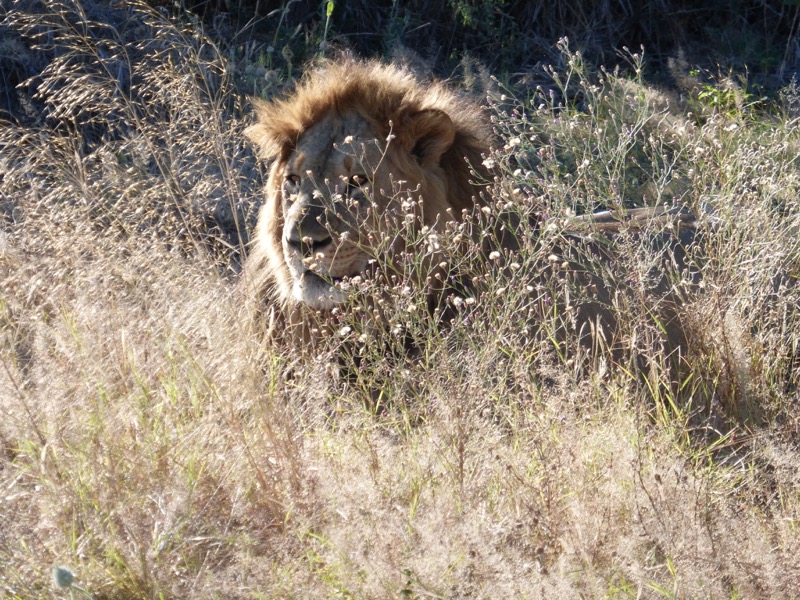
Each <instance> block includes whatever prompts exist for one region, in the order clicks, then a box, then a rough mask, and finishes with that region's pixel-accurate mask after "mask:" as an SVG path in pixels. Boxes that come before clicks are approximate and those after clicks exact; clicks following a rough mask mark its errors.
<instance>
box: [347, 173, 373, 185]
mask: <svg viewBox="0 0 800 600" xmlns="http://www.w3.org/2000/svg"><path fill="white" fill-rule="evenodd" d="M367 183H369V179H367V178H366V177H365V176H364V175H353V176H352V177H351V178H350V181H348V182H347V185H348V187H351V188H357V187H361V186H363V185H365V184H367Z"/></svg>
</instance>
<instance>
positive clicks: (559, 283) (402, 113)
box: [244, 59, 694, 350]
mask: <svg viewBox="0 0 800 600" xmlns="http://www.w3.org/2000/svg"><path fill="white" fill-rule="evenodd" d="M256 111H257V115H258V121H257V123H256V124H255V125H253V126H252V127H250V128H249V129H248V130H247V132H246V133H247V135H248V136H249V137H250V139H252V140H253V141H254V142H256V143H257V144H258V146H259V147H260V148H261V150H262V154H263V155H264V156H265V157H266V158H267V159H269V160H272V161H273V164H272V168H271V171H270V176H269V180H268V183H267V198H266V202H265V204H264V205H263V207H262V208H261V212H260V214H259V218H258V225H257V232H256V235H255V244H254V246H253V248H252V251H251V254H250V256H249V257H248V260H247V263H246V265H245V274H244V275H245V277H244V282H245V285H247V286H250V289H249V290H248V294H249V295H250V296H251V297H255V298H256V299H257V304H258V305H259V306H261V307H263V306H265V305H266V306H268V307H269V310H268V313H267V314H268V316H269V318H268V319H267V321H268V327H269V328H270V329H271V331H273V332H275V331H277V333H282V332H283V331H289V332H290V335H291V336H292V339H294V340H295V341H297V340H298V339H299V340H302V341H304V342H305V341H309V340H310V339H313V337H314V336H313V335H312V331H311V330H312V328H313V327H314V325H311V324H310V323H311V322H312V319H311V316H312V314H313V313H314V312H317V311H322V312H325V311H330V310H332V309H334V308H335V307H336V306H337V304H339V303H341V302H343V301H344V300H345V298H346V292H345V291H344V290H343V289H342V288H343V284H345V285H346V283H345V282H346V281H347V280H348V278H353V277H355V276H358V275H361V274H364V273H367V272H369V271H370V270H371V269H373V268H374V266H373V264H372V263H373V262H374V259H375V256H376V251H377V245H378V244H379V243H384V244H385V243H386V239H387V238H388V239H389V240H390V242H389V244H388V246H384V247H383V252H384V253H385V254H388V255H390V256H392V257H394V256H399V255H401V254H402V253H403V251H404V250H405V248H404V245H405V244H406V243H408V242H409V240H408V239H407V238H406V237H404V235H403V234H404V232H407V230H404V229H403V225H406V226H407V225H408V224H407V223H406V222H404V221H403V218H404V217H405V216H407V215H408V212H407V207H408V206H412V207H413V210H414V211H415V218H414V222H413V226H416V227H419V228H420V231H423V230H424V228H428V229H429V230H434V231H435V230H439V229H444V228H445V227H446V223H452V222H453V221H459V220H462V219H464V218H465V215H470V214H474V213H475V211H474V209H475V207H476V205H482V204H483V203H484V199H483V197H482V196H481V194H480V193H479V192H480V189H479V188H478V187H477V186H476V184H475V183H473V182H475V181H480V180H481V179H483V181H484V182H487V181H488V180H489V177H490V173H489V172H488V171H487V170H486V167H485V166H484V165H483V161H484V158H485V155H486V154H487V153H488V152H489V149H490V142H491V139H492V132H491V128H490V125H489V120H488V119H487V118H486V117H485V115H483V114H482V112H481V109H480V107H479V106H478V105H477V104H475V103H474V102H473V101H471V100H469V99H466V98H463V97H461V96H459V95H457V94H456V93H455V92H453V91H450V90H448V89H447V88H446V87H444V85H442V84H441V83H431V84H424V83H422V82H420V81H419V80H418V79H417V78H415V77H414V76H413V75H412V74H411V73H410V72H408V71H407V70H405V69H402V68H400V67H397V66H391V65H384V64H381V63H378V62H374V61H357V60H352V59H348V60H343V61H341V62H329V63H327V64H326V65H325V66H324V67H323V68H321V69H319V70H316V71H314V72H312V73H311V74H310V75H309V76H308V77H307V78H306V79H305V80H304V81H303V82H302V83H301V84H300V85H299V87H298V88H297V89H296V91H295V92H294V93H293V95H291V96H290V97H289V98H288V99H286V100H281V101H277V102H273V103H266V102H257V104H256ZM659 219H660V222H661V223H662V225H665V226H667V227H670V228H671V229H670V230H671V231H673V232H677V233H679V235H677V236H675V235H673V234H669V233H667V234H661V235H660V237H661V238H663V239H661V241H657V244H658V246H659V247H661V248H662V249H663V250H664V251H666V252H667V253H668V254H669V255H670V256H671V257H672V258H671V259H670V260H668V261H667V262H668V263H671V262H674V260H677V262H678V263H683V262H684V261H683V252H682V250H680V249H679V248H677V246H678V245H681V244H684V243H686V244H690V243H691V241H692V237H693V233H692V231H693V227H694V225H693V217H692V216H691V215H689V214H687V213H685V212H681V211H664V210H663V209H655V210H644V211H641V210H634V211H630V212H629V213H628V214H626V215H623V218H622V219H618V218H616V217H615V216H614V215H611V213H606V214H604V215H593V216H589V217H583V218H578V219H575V220H574V222H573V226H574V227H573V232H572V233H570V234H566V235H565V236H559V237H557V239H556V240H555V241H553V240H550V241H548V240H545V238H544V237H542V238H541V239H542V240H543V241H541V242H534V244H537V243H538V244H539V246H537V255H539V256H542V258H543V261H542V262H543V263H544V268H538V267H535V268H533V269H532V271H534V272H533V273H531V277H532V278H534V279H536V280H537V281H535V282H534V281H529V283H531V284H535V285H531V286H529V287H530V289H544V288H550V289H553V293H550V292H535V294H538V296H536V297H534V298H532V299H530V301H526V302H529V303H528V306H529V307H530V306H533V305H536V304H541V305H542V306H541V310H539V314H545V313H546V312H547V311H548V309H547V307H546V304H547V303H548V302H549V299H550V298H551V297H552V296H554V295H556V293H558V292H555V288H556V287H558V288H560V289H561V292H560V295H561V296H564V297H566V298H567V300H566V301H565V302H564V308H565V309H566V311H567V312H566V313H565V314H567V313H568V312H569V310H571V309H572V308H576V310H575V311H573V312H572V313H569V314H571V315H573V316H577V317H578V320H579V321H581V322H582V324H581V323H578V324H577V325H575V327H576V328H577V330H578V338H579V339H580V340H581V341H588V342H591V343H592V344H593V345H595V346H597V343H598V340H597V339H596V338H597V336H600V337H602V338H603V340H606V341H604V342H603V343H602V347H604V348H606V349H610V350H614V349H615V348H618V347H620V346H621V345H622V344H623V342H621V341H620V340H618V339H617V336H616V335H615V333H614V330H616V328H617V323H616V319H615V313H614V310H613V309H612V305H613V304H614V303H615V302H617V300H616V298H617V294H618V292H622V293H623V295H625V294H627V295H628V296H631V297H635V296H636V293H637V292H636V290H634V289H633V286H631V284H630V282H626V281H624V280H621V279H618V278H614V277H613V276H612V277H606V276H605V275H603V273H604V272H605V271H607V267H608V266H609V264H611V263H614V262H615V259H616V258H615V256H614V253H613V248H612V249H610V248H609V246H608V245H607V244H605V243H602V242H597V241H596V240H595V237H594V234H593V233H591V232H590V233H589V234H588V235H587V234H586V230H587V226H588V227H589V228H591V229H592V230H593V231H594V232H595V233H598V234H599V235H600V236H601V237H602V236H603V235H604V233H603V232H607V231H609V230H611V233H613V232H614V231H619V230H621V229H624V230H625V231H626V232H628V233H630V234H631V235H632V236H634V237H638V236H639V235H640V234H639V233H637V231H645V232H646V231H648V228H649V227H650V226H651V225H652V223H653V222H654V221H656V220H659ZM623 221H624V223H623ZM676 226H677V227H676ZM496 227H497V228H496V229H494V230H490V231H489V235H488V236H486V237H488V238H490V239H491V242H490V243H493V244H495V247H494V248H493V250H495V251H486V252H485V256H486V257H487V260H488V259H491V257H492V256H496V255H498V254H500V253H498V252H497V251H496V250H501V251H503V252H505V251H507V250H509V247H508V246H509V245H511V246H513V244H514V242H515V235H516V232H514V229H518V230H519V232H521V233H522V235H521V236H520V238H525V239H527V240H531V239H533V238H536V236H535V235H533V232H534V231H535V230H536V229H537V224H536V223H527V222H525V223H522V224H519V223H517V226H516V227H515V226H514V225H513V224H512V223H511V222H507V223H506V224H505V225H502V224H501V225H497V226H496ZM502 230H505V231H506V232H508V231H509V230H510V231H511V235H510V236H509V238H510V239H508V240H505V239H501V238H502V237H503V235H504V234H503V231H502ZM398 232H399V233H398ZM390 233H391V234H392V235H389V234H390ZM483 233H486V230H484V231H483ZM649 235H650V234H649V233H645V236H649ZM628 237H629V238H630V236H628ZM658 237H659V235H656V236H654V238H658ZM475 241H478V240H475ZM507 241H508V242H510V244H506V242H507ZM481 242H484V243H485V242H486V239H483V240H481ZM551 242H552V245H550V246H547V247H546V248H545V244H551ZM511 250H513V248H511ZM435 256H436V254H435V253H433V255H432V256H431V257H430V259H429V262H430V266H431V269H429V272H435V268H436V265H437V264H438V259H435V258H434V257H435ZM553 256H561V257H563V258H560V259H558V260H557V262H556V263H550V262H548V257H549V258H552V257H553ZM594 257H599V259H600V261H601V262H602V263H604V265H605V266H603V267H597V268H595V267H591V266H590V265H591V264H592V263H594V262H595V258H594ZM562 261H566V262H564V263H563V264H564V265H569V268H567V269H566V270H565V269H563V268H560V269H554V268H553V267H555V266H556V265H561V264H562ZM443 264H446V263H443ZM677 268H678V270H683V264H679V265H677ZM658 270H659V271H660V270H661V269H660V268H659V269H658ZM567 272H570V273H571V275H567ZM451 275H452V274H451ZM565 275H567V276H566V278H565ZM662 275H663V274H662V273H655V276H654V277H650V276H649V275H648V276H647V279H652V280H653V282H654V283H653V285H652V286H650V287H651V289H652V290H653V291H654V292H655V295H654V301H653V304H654V306H655V308H654V312H653V314H655V313H656V312H658V313H663V314H664V315H665V317H666V319H664V320H663V322H661V323H659V328H660V329H661V330H662V331H665V332H666V333H667V337H668V338H669V339H668V340H667V345H668V346H670V347H671V348H675V347H676V346H678V345H682V344H683V342H684V336H683V333H682V331H681V328H680V326H679V319H677V318H676V315H677V313H676V311H675V310H674V308H675V307H676V306H677V304H678V303H677V302H676V301H673V300H669V299H664V297H663V295H664V294H665V293H668V291H669V288H670V286H671V284H670V282H669V281H668V280H667V279H666V278H665V277H664V276H662ZM441 279H442V280H444V279H445V278H444V277H441ZM462 279H463V280H458V279H457V278H456V281H455V285H456V286H457V287H461V288H462V290H463V288H464V284H466V286H467V287H468V286H469V285H470V284H469V280H470V279H471V274H467V276H466V277H463V278H462ZM428 281H432V282H434V283H433V286H434V287H435V286H437V285H438V284H437V283H436V281H437V278H436V277H430V278H428ZM414 283H417V284H421V283H423V282H414ZM567 284H569V285H573V286H577V288H580V289H578V290H576V291H574V292H569V291H567V292H566V294H565V293H564V290H565V288H564V286H565V285H567ZM592 290H594V291H592ZM432 291H433V292H434V294H432V295H435V292H438V291H440V290H432ZM576 292H577V293H576ZM576 296H577V300H578V304H577V305H569V303H570V300H571V301H572V303H573V304H574V302H575V300H576ZM556 301H557V302H560V301H561V300H560V298H558V297H557V298H556ZM526 310H527V309H526ZM534 312H536V310H534ZM550 312H552V311H550ZM590 338H591V339H590ZM607 338H609V339H610V338H613V340H610V341H608V340H607ZM603 340H601V341H603Z"/></svg>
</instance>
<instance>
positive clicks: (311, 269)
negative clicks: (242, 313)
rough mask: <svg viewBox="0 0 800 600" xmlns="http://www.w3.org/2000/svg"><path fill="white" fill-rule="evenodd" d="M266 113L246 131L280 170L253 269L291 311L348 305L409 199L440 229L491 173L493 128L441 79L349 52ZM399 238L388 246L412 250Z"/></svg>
mask: <svg viewBox="0 0 800 600" xmlns="http://www.w3.org/2000/svg"><path fill="white" fill-rule="evenodd" d="M256 114H257V118H258V120H257V122H256V124H254V125H253V126H251V127H250V128H249V129H248V130H247V132H246V134H247V136H248V137H249V138H250V139H251V140H253V141H254V142H255V143H256V144H257V145H258V146H259V148H260V149H261V153H262V155H263V156H264V157H265V158H266V159H268V160H270V161H272V167H271V171H270V175H269V180H268V183H267V198H266V202H265V204H264V206H263V207H262V208H261V212H260V214H259V218H258V225H257V232H256V235H255V242H254V247H253V249H252V251H251V255H250V257H249V258H248V264H247V265H246V272H248V273H249V274H250V277H251V280H252V281H254V282H255V283H254V284H253V285H254V287H255V291H256V293H258V294H260V295H261V296H262V299H265V298H263V296H267V297H271V300H272V301H273V302H274V303H277V305H279V306H281V307H283V308H286V307H292V306H303V305H305V306H307V307H309V308H311V309H315V310H328V309H331V308H333V307H334V306H335V305H336V304H338V303H340V302H341V301H343V300H344V298H345V293H344V292H343V291H342V290H341V288H340V286H339V284H340V282H341V280H343V279H346V278H350V277H353V276H356V275H360V274H362V273H363V272H365V271H366V270H368V269H369V268H370V263H371V262H372V259H373V258H374V251H375V243H376V240H380V239H383V235H382V234H385V233H386V228H387V227H389V226H390V224H391V223H392V222H393V221H395V220H396V219H398V218H402V214H403V213H405V214H407V208H408V206H409V204H412V205H413V206H414V210H415V211H416V214H417V215H418V221H419V226H421V227H423V226H427V227H429V228H434V229H435V228H437V227H440V226H441V225H442V223H443V222H444V221H445V220H452V219H458V218H460V215H461V214H462V211H463V210H465V209H470V208H472V207H473V206H474V204H475V201H476V200H475V197H476V195H477V191H478V190H477V188H476V187H475V184H474V183H472V181H473V180H474V179H475V177H473V174H472V171H471V169H472V170H477V171H478V172H479V173H481V172H483V171H484V167H483V166H482V161H483V158H484V156H483V155H484V154H485V153H487V152H488V150H489V141H490V138H491V128H490V126H489V124H488V120H487V119H486V118H485V116H484V115H483V114H482V111H481V109H480V107H479V106H478V105H477V104H476V103H474V102H473V101H471V100H468V99H466V98H464V97H461V96H459V95H458V94H456V93H455V92H453V91H451V90H449V89H448V88H446V87H445V86H444V85H443V84H441V83H435V82H434V83H431V82H422V81H420V80H419V79H417V78H416V77H415V76H414V75H413V74H412V73H411V72H409V71H408V70H406V69H404V68H400V67H397V66H392V65H385V64H381V63H379V62H377V61H357V60H353V59H346V60H342V61H339V62H329V63H327V64H325V65H324V66H322V67H321V68H319V69H317V70H315V71H313V72H311V73H310V74H309V75H308V76H307V78H306V79H305V80H304V81H303V82H302V83H300V85H299V86H298V87H297V89H296V90H295V91H294V93H293V94H291V95H290V96H289V97H288V98H286V99H284V100H279V101H276V102H271V103H267V102H261V101H257V102H256ZM482 174H483V175H484V176H485V175H486V174H485V172H484V173H482ZM401 237H402V236H401ZM401 237H399V238H398V237H395V238H394V239H393V241H392V244H391V246H390V247H388V248H387V249H386V251H388V252H393V251H397V250H399V249H402V248H401V247H402V244H403V240H402V239H401Z"/></svg>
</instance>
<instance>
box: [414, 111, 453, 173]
mask: <svg viewBox="0 0 800 600" xmlns="http://www.w3.org/2000/svg"><path fill="white" fill-rule="evenodd" d="M405 132H406V133H407V134H408V138H407V145H408V149H409V150H410V152H411V154H413V155H414V156H416V157H417V159H418V160H419V162H420V164H421V165H422V166H423V167H430V166H435V165H438V164H439V160H440V159H441V158H442V155H443V154H444V153H445V152H447V151H448V150H449V149H450V146H452V145H453V141H454V140H455V139H456V126H455V125H454V124H453V120H452V119H451V118H450V117H449V116H448V114H447V113H446V112H444V111H441V110H438V109H435V108H429V109H425V110H421V111H419V112H416V113H414V114H413V115H411V118H410V122H409V123H408V124H407V127H406V129H405Z"/></svg>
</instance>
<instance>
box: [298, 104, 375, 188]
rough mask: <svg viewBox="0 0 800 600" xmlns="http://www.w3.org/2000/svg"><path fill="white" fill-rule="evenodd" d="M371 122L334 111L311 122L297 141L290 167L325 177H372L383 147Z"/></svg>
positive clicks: (357, 116) (301, 172) (299, 172)
mask: <svg viewBox="0 0 800 600" xmlns="http://www.w3.org/2000/svg"><path fill="white" fill-rule="evenodd" d="M376 137H377V135H376V132H375V131H374V129H373V127H372V126H371V124H370V123H368V122H367V121H366V120H365V119H364V118H363V117H360V116H359V115H356V114H347V115H344V116H342V115H337V114H331V115H329V116H327V117H326V118H325V119H323V120H321V121H319V122H318V123H314V124H313V125H311V126H310V127H309V128H308V129H307V130H306V131H305V132H303V134H302V135H301V136H300V138H299V139H298V141H297V145H296V146H295V150H294V152H293V153H292V155H291V156H290V157H289V161H288V163H287V167H286V168H287V169H289V170H292V171H295V172H296V174H298V175H304V174H306V173H308V172H311V173H313V174H314V175H317V176H323V177H325V178H334V177H338V176H342V175H348V174H353V175H355V174H363V175H367V176H371V175H372V174H373V173H372V172H371V171H372V170H374V169H376V168H377V167H378V165H379V164H380V162H381V150H382V149H381V147H380V142H379V140H377V139H376Z"/></svg>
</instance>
